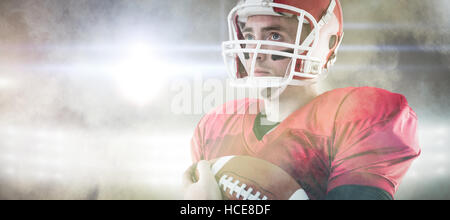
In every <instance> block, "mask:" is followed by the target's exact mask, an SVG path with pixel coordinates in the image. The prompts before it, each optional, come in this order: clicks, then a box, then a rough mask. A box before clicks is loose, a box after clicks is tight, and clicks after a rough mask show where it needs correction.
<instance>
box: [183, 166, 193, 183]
mask: <svg viewBox="0 0 450 220" xmlns="http://www.w3.org/2000/svg"><path fill="white" fill-rule="evenodd" d="M195 167H196V166H195V164H193V165H191V166H190V167H189V168H188V169H187V170H186V171H184V173H183V177H182V184H183V188H186V187H188V186H190V185H191V184H193V183H194V180H193V179H192V175H193V173H194V171H195Z"/></svg>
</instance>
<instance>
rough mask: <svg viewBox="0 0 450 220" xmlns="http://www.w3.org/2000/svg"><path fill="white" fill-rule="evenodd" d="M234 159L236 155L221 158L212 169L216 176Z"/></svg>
mask: <svg viewBox="0 0 450 220" xmlns="http://www.w3.org/2000/svg"><path fill="white" fill-rule="evenodd" d="M233 157H234V155H233V156H225V157H221V158H219V159H218V160H217V161H216V162H215V163H214V165H213V166H212V168H211V170H212V172H213V173H214V175H216V174H217V173H218V172H219V170H220V169H222V167H223V166H225V164H226V163H228V161H229V160H231V158H233Z"/></svg>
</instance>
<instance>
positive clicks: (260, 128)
mask: <svg viewBox="0 0 450 220" xmlns="http://www.w3.org/2000/svg"><path fill="white" fill-rule="evenodd" d="M262 117H266V115H263V114H262V113H261V112H260V113H258V115H256V119H255V123H254V124H253V133H255V136H256V138H257V139H258V140H262V138H263V137H264V135H266V134H267V132H269V131H270V130H272V129H273V128H275V127H276V126H277V125H279V124H280V122H278V123H275V124H270V125H263V124H261V118H262Z"/></svg>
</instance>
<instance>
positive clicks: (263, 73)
mask: <svg viewBox="0 0 450 220" xmlns="http://www.w3.org/2000/svg"><path fill="white" fill-rule="evenodd" d="M254 76H256V77H267V76H270V72H269V71H265V70H262V69H255V72H254Z"/></svg>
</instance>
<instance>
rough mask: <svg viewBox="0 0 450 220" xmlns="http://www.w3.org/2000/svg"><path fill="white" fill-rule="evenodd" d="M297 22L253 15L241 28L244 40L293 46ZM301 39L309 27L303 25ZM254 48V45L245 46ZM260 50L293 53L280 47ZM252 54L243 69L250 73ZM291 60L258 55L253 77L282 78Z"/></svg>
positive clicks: (247, 58)
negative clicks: (265, 41) (266, 41)
mask: <svg viewBox="0 0 450 220" xmlns="http://www.w3.org/2000/svg"><path fill="white" fill-rule="evenodd" d="M297 29H298V20H297V19H296V18H289V17H281V16H270V15H255V16H250V17H249V18H248V21H247V22H246V23H245V25H244V27H243V28H242V34H243V36H244V39H246V40H268V41H276V42H285V43H291V44H294V43H295V40H296V36H297ZM302 30H303V31H302V35H301V36H302V38H303V39H304V38H305V37H306V35H307V33H309V31H310V28H309V25H303V28H302ZM303 39H301V40H303ZM247 47H250V48H254V47H256V45H247ZM261 49H270V50H278V51H283V52H288V53H293V49H291V48H286V47H280V46H267V45H266V46H262V47H261ZM253 55H254V54H248V56H247V57H246V62H245V64H244V65H245V67H246V70H247V71H250V69H251V65H252V60H253ZM290 62H291V59H290V58H288V57H282V56H274V55H271V54H262V53H260V54H258V56H257V59H256V63H255V72H254V74H255V76H258V77H274V76H276V77H284V76H285V74H286V72H287V68H288V66H290V65H289V64H290Z"/></svg>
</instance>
